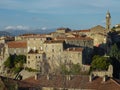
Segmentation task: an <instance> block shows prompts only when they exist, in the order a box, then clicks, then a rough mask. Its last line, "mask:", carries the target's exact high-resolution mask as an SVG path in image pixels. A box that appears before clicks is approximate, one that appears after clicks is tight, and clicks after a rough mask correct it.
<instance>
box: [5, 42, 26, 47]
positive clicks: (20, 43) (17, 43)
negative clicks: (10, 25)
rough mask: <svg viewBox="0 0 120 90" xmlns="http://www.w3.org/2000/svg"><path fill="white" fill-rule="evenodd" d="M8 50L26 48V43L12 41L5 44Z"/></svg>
mask: <svg viewBox="0 0 120 90" xmlns="http://www.w3.org/2000/svg"><path fill="white" fill-rule="evenodd" d="M7 45H8V48H27V42H26V41H12V42H8V43H7Z"/></svg>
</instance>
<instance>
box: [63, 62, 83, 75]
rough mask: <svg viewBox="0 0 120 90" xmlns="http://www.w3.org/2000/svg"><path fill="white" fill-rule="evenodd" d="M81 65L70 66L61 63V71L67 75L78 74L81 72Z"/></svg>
mask: <svg viewBox="0 0 120 90" xmlns="http://www.w3.org/2000/svg"><path fill="white" fill-rule="evenodd" d="M80 70H81V68H80V65H79V64H72V65H70V66H67V65H65V64H63V65H61V73H62V74H65V75H69V74H71V75H77V74H80Z"/></svg>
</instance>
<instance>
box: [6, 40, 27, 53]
mask: <svg viewBox="0 0 120 90" xmlns="http://www.w3.org/2000/svg"><path fill="white" fill-rule="evenodd" d="M6 45H7V49H8V53H9V54H11V55H14V54H16V55H26V54H27V42H26V41H11V42H8V43H7V44H6Z"/></svg>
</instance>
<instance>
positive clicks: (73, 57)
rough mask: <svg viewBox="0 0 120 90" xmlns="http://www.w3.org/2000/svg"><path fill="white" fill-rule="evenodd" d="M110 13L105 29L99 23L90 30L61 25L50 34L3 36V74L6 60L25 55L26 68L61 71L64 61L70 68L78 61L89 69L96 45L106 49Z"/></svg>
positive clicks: (0, 55)
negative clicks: (13, 56) (62, 26)
mask: <svg viewBox="0 0 120 90" xmlns="http://www.w3.org/2000/svg"><path fill="white" fill-rule="evenodd" d="M110 18H111V17H110V14H109V12H108V13H107V15H106V28H104V27H102V26H100V25H97V26H95V27H92V28H90V29H88V30H71V29H69V28H58V29H57V30H56V31H55V32H52V33H49V34H24V35H20V36H15V39H13V38H8V37H7V38H3V37H1V39H0V42H1V44H0V73H4V65H3V63H4V61H5V60H6V59H7V58H8V57H9V55H15V54H16V55H25V56H26V58H27V62H26V64H25V67H27V68H32V69H35V70H38V71H40V72H42V73H52V72H56V71H59V67H60V65H62V64H65V65H66V66H68V67H70V65H71V64H79V65H80V66H81V70H82V71H88V70H89V68H90V66H89V65H90V63H91V56H92V54H93V47H94V46H96V47H98V46H101V47H102V48H103V49H105V44H106V42H107V32H109V30H110Z"/></svg>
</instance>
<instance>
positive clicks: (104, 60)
mask: <svg viewBox="0 0 120 90" xmlns="http://www.w3.org/2000/svg"><path fill="white" fill-rule="evenodd" d="M109 65H110V61H109V58H108V57H104V56H99V55H95V56H94V57H93V60H92V63H91V69H92V70H107V69H108V66H109Z"/></svg>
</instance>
